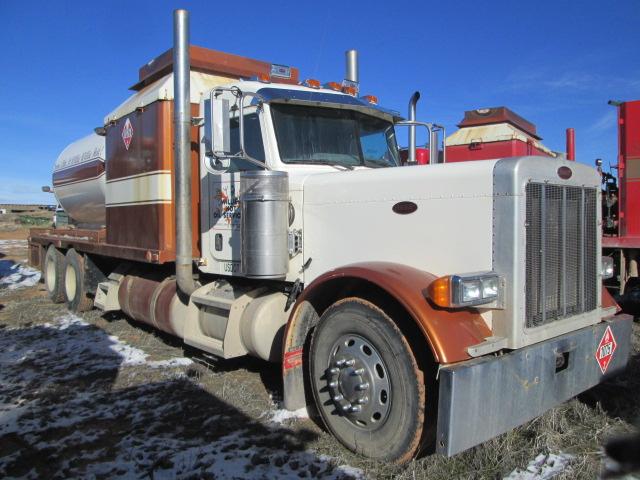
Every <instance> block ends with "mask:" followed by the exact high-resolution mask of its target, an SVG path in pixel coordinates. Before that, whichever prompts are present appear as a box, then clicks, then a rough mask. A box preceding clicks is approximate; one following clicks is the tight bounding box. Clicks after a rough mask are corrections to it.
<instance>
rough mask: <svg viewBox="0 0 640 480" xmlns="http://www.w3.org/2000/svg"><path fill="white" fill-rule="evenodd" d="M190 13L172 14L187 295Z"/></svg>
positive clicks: (182, 284)
mask: <svg viewBox="0 0 640 480" xmlns="http://www.w3.org/2000/svg"><path fill="white" fill-rule="evenodd" d="M189 70H190V60H189V12H187V11H186V10H175V11H174V12H173V91H174V108H173V132H174V162H175V207H176V281H177V284H178V288H179V289H180V290H181V291H182V292H183V293H185V294H186V295H191V294H192V293H193V292H194V291H195V289H196V283H195V281H194V280H193V251H192V242H193V238H192V236H193V231H192V222H191V138H190V130H191V91H190V88H191V86H190V72H189Z"/></svg>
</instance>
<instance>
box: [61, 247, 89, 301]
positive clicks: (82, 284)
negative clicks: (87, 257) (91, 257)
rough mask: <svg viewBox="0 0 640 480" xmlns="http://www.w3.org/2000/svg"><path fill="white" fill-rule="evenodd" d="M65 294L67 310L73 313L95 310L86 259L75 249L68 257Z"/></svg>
mask: <svg viewBox="0 0 640 480" xmlns="http://www.w3.org/2000/svg"><path fill="white" fill-rule="evenodd" d="M64 293H65V297H66V300H67V308H68V309H69V310H71V311H72V312H86V311H87V310H91V308H93V298H92V297H90V296H89V294H88V291H87V285H86V279H85V262H84V257H83V256H82V255H80V254H79V253H78V252H76V251H75V250H74V249H73V248H70V249H69V250H68V251H67V255H66V268H65V274H64Z"/></svg>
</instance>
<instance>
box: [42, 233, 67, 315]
mask: <svg viewBox="0 0 640 480" xmlns="http://www.w3.org/2000/svg"><path fill="white" fill-rule="evenodd" d="M64 270H65V259H64V253H62V252H61V251H60V250H58V249H57V248H56V247H54V246H53V245H49V248H47V254H46V255H45V257H44V285H45V287H46V288H47V293H48V294H49V298H50V299H51V301H52V302H53V303H62V302H64V301H65V296H64V276H65V275H64Z"/></svg>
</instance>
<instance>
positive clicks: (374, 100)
mask: <svg viewBox="0 0 640 480" xmlns="http://www.w3.org/2000/svg"><path fill="white" fill-rule="evenodd" d="M360 98H361V99H362V100H365V101H367V102H369V103H370V104H372V105H377V104H378V97H376V96H375V95H363V96H362V97H360Z"/></svg>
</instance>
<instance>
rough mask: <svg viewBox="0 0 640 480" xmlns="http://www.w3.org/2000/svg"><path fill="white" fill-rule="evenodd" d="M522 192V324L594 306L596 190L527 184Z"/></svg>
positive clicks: (534, 324) (537, 323)
mask: <svg viewBox="0 0 640 480" xmlns="http://www.w3.org/2000/svg"><path fill="white" fill-rule="evenodd" d="M526 195H527V207H526V208H527V212H526V240H527V247H526V286H525V288H526V323H527V327H529V328H531V327H538V326H540V325H545V324H547V323H550V322H554V321H556V320H560V319H563V318H567V317H571V316H573V315H577V314H580V313H583V312H588V311H590V310H593V309H595V308H596V306H597V298H596V297H597V291H598V289H597V281H598V276H597V269H596V267H597V265H596V262H597V251H596V247H597V234H598V231H597V226H596V199H597V193H596V189H594V188H581V187H570V186H560V185H549V184H544V183H529V184H528V185H527V186H526Z"/></svg>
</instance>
